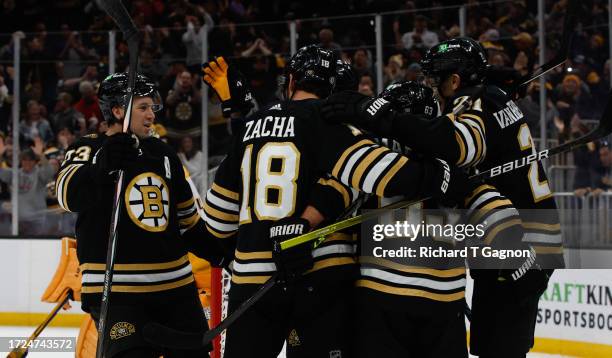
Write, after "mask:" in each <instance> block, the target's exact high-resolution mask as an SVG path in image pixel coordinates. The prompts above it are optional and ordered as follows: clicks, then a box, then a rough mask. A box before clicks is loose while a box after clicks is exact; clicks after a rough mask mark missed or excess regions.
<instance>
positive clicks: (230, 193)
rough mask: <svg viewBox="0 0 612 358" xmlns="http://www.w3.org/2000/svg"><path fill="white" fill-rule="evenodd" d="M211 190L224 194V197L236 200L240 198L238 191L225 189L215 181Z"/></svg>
mask: <svg viewBox="0 0 612 358" xmlns="http://www.w3.org/2000/svg"><path fill="white" fill-rule="evenodd" d="M212 190H213V191H216V192H217V193H219V194H222V195H224V196H225V197H228V198H230V199H233V200H238V199H239V198H240V195H239V194H238V193H236V192H233V191H231V190H229V189H225V188H223V187H221V186H219V184H217V183H213V185H212Z"/></svg>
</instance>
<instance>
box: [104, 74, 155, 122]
mask: <svg viewBox="0 0 612 358" xmlns="http://www.w3.org/2000/svg"><path fill="white" fill-rule="evenodd" d="M127 87H128V74H127V72H122V73H114V74H112V75H109V76H108V77H106V78H105V79H104V81H102V83H100V88H99V89H98V100H99V102H100V111H102V115H103V116H104V119H105V120H106V121H107V122H108V124H113V123H115V122H116V121H117V120H116V118H115V116H114V115H113V111H112V110H113V107H121V106H124V105H125V101H126V99H127ZM133 93H134V96H137V97H151V98H152V99H153V102H154V105H153V111H154V112H157V111H159V110H161V109H162V108H163V104H162V101H161V96H160V95H159V92H158V91H157V86H156V85H155V82H153V81H152V80H151V79H149V78H148V77H147V76H145V75H142V74H140V73H137V74H136V83H135V85H134V90H133Z"/></svg>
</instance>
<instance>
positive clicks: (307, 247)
mask: <svg viewBox="0 0 612 358" xmlns="http://www.w3.org/2000/svg"><path fill="white" fill-rule="evenodd" d="M308 231H310V224H309V223H308V220H306V219H302V218H284V219H280V220H278V221H277V222H275V223H274V224H273V225H272V226H271V227H270V239H271V240H272V245H273V246H272V247H273V249H272V257H273V258H274V262H275V263H276V270H277V272H278V278H279V280H280V281H281V282H285V283H287V282H293V281H295V280H296V279H298V278H299V277H300V276H301V275H302V274H303V273H304V272H306V271H308V270H310V269H311V268H312V265H313V257H312V244H311V243H309V242H308V243H304V244H301V245H297V246H294V247H292V248H289V249H286V250H281V243H283V242H284V241H287V240H290V239H293V238H294V237H297V236H300V235H303V234H305V233H307V232H308Z"/></svg>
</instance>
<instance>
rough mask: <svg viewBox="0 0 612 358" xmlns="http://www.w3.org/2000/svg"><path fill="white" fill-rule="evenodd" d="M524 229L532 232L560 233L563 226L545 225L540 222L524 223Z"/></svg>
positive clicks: (558, 224) (557, 224)
mask: <svg viewBox="0 0 612 358" xmlns="http://www.w3.org/2000/svg"><path fill="white" fill-rule="evenodd" d="M523 227H524V228H525V229H531V230H542V231H559V230H561V224H560V223H556V224H543V223H538V222H523Z"/></svg>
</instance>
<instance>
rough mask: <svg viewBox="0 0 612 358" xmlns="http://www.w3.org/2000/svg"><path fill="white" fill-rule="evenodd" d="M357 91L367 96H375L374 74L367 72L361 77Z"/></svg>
mask: <svg viewBox="0 0 612 358" xmlns="http://www.w3.org/2000/svg"><path fill="white" fill-rule="evenodd" d="M357 91H358V92H359V93H361V94H363V95H366V96H374V95H375V91H376V88H375V87H374V79H373V78H372V75H370V74H369V73H366V74H364V75H361V77H359V87H358V89H357Z"/></svg>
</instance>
